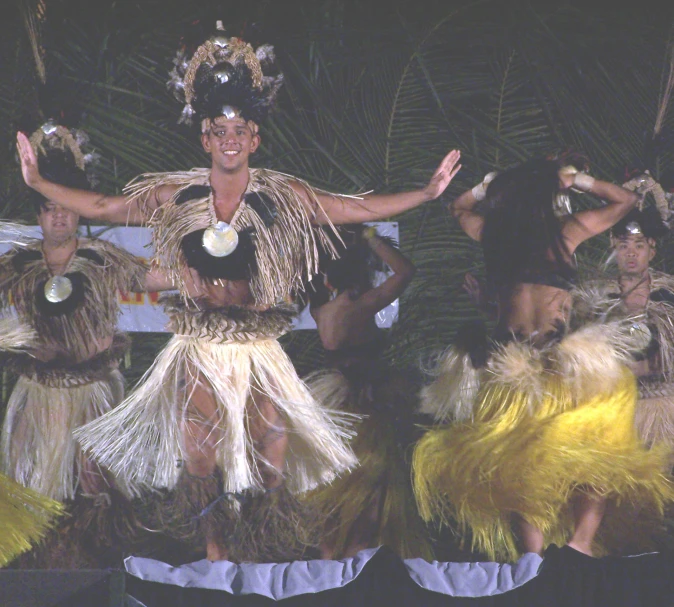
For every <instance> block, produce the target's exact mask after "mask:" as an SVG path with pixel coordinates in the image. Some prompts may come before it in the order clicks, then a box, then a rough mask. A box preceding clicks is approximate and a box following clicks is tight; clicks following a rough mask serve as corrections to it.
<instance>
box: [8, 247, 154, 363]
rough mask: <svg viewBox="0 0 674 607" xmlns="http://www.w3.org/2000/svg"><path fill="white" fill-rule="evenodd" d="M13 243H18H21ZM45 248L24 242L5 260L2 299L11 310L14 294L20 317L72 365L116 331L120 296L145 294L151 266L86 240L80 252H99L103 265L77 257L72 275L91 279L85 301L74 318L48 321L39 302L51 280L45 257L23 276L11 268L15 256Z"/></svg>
mask: <svg viewBox="0 0 674 607" xmlns="http://www.w3.org/2000/svg"><path fill="white" fill-rule="evenodd" d="M0 241H2V240H1V239H0ZM12 242H15V243H17V242H18V239H16V238H15V239H13V240H12ZM41 247H42V241H41V240H37V239H24V240H23V241H22V242H21V243H19V244H17V247H16V248H15V249H14V250H13V251H11V252H9V253H6V254H5V255H3V256H2V257H1V258H0V298H2V301H3V304H4V305H5V306H6V305H8V304H9V298H10V294H11V296H12V299H13V303H14V305H15V307H16V310H17V314H18V315H19V317H20V318H21V319H22V320H23V321H24V322H26V323H27V324H29V325H30V326H31V327H33V328H34V329H35V331H36V332H37V334H38V337H39V339H40V341H41V342H42V343H55V344H57V345H58V346H59V347H60V348H61V349H62V350H64V351H67V352H68V353H69V354H70V357H71V358H72V360H73V361H79V360H82V359H86V358H88V357H89V356H90V354H91V348H92V344H95V343H97V342H98V341H100V340H101V339H102V338H105V337H107V336H109V335H112V334H113V333H114V332H115V329H116V327H117V321H118V315H119V303H118V292H119V291H143V290H145V287H144V285H145V275H146V273H147V268H146V266H145V265H144V264H143V263H142V262H141V261H140V260H139V259H138V258H137V257H135V256H133V255H131V254H130V253H127V252H126V251H124V250H123V249H120V248H118V247H116V246H114V245H112V244H110V243H108V242H106V241H104V240H81V241H80V242H79V249H80V250H83V249H89V250H91V251H93V252H95V253H97V254H98V255H99V256H100V257H101V258H102V259H103V260H104V265H102V266H100V265H98V264H97V263H95V262H93V261H91V260H89V259H87V258H84V257H79V256H74V257H73V259H72V261H71V262H70V264H69V265H68V272H82V273H83V274H84V275H85V276H86V277H87V279H88V280H87V283H86V289H85V295H84V302H83V303H82V305H81V306H80V307H79V308H77V309H76V310H75V311H74V312H73V313H72V314H63V315H60V316H49V317H44V316H43V315H42V313H41V312H40V310H39V309H38V307H37V305H36V300H35V292H36V289H37V288H38V285H39V284H40V283H41V282H43V281H46V280H48V279H49V278H51V276H52V274H51V271H50V270H49V268H48V266H47V264H46V263H45V261H44V258H42V257H40V258H39V259H37V260H35V261H30V262H27V263H26V264H25V265H24V269H23V273H22V274H21V275H17V274H16V271H15V270H14V267H13V264H12V260H13V258H14V255H15V254H16V253H18V252H20V251H21V250H24V251H41Z"/></svg>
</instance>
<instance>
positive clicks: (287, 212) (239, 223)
mask: <svg viewBox="0 0 674 607" xmlns="http://www.w3.org/2000/svg"><path fill="white" fill-rule="evenodd" d="M249 171H250V178H249V181H248V186H247V188H246V191H245V193H244V196H245V195H246V194H249V193H253V192H257V193H260V194H263V195H265V197H266V199H267V200H270V201H271V203H272V204H273V208H272V209H268V210H269V212H270V215H271V216H272V217H273V222H269V220H268V218H263V217H261V216H260V214H259V213H258V212H257V211H256V210H255V209H254V208H253V207H252V206H251V205H249V204H248V203H247V202H246V200H245V199H243V200H242V202H241V209H240V210H239V211H237V213H236V216H235V218H234V220H233V223H232V227H234V229H236V230H237V231H242V230H244V229H246V228H252V229H253V230H254V234H255V248H256V252H255V260H256V266H257V271H256V272H255V273H254V275H253V276H252V277H251V280H250V289H251V293H252V295H253V297H254V300H255V303H256V304H257V305H274V304H276V303H278V302H280V301H283V300H284V299H285V298H286V297H287V296H288V295H289V294H291V293H292V292H294V291H297V290H301V289H302V286H303V283H304V282H305V281H306V280H308V279H310V278H311V277H312V276H313V275H314V274H315V273H316V272H317V271H318V261H319V245H320V246H322V247H324V248H325V250H327V251H328V252H330V253H331V254H332V255H334V254H335V249H334V246H333V245H332V243H331V241H330V239H329V238H328V236H327V234H326V232H325V230H324V229H323V227H322V226H320V225H316V224H315V223H314V222H315V221H316V218H317V216H318V215H319V213H321V212H322V208H321V204H320V202H319V200H318V197H317V194H319V193H322V194H325V193H327V192H322V191H320V190H316V189H315V188H313V187H312V186H310V185H309V184H308V183H306V182H305V181H302V180H300V179H297V178H295V177H291V176H289V175H286V174H284V173H278V172H276V171H269V170H266V169H249ZM210 176H211V170H210V169H200V168H196V169H192V170H190V171H184V172H177V173H150V174H145V175H141V176H140V177H138V178H137V179H135V180H134V181H132V182H131V183H129V185H128V186H127V187H126V189H125V193H126V195H127V196H129V198H130V199H131V200H132V201H137V202H138V203H139V204H140V207H141V209H142V210H143V213H144V215H145V220H146V223H147V225H148V226H149V227H151V228H152V240H153V245H154V250H155V253H154V257H153V258H152V263H153V265H155V266H156V267H158V268H160V269H161V270H163V271H164V272H166V273H167V274H168V275H169V276H170V278H171V279H172V280H173V282H174V284H175V285H176V286H177V287H178V288H179V289H180V291H181V292H182V293H183V294H184V293H185V292H186V287H185V284H184V282H183V273H182V270H184V268H185V267H186V265H187V264H186V260H185V257H184V254H183V252H182V249H181V242H182V239H183V238H184V237H185V236H186V235H187V234H189V233H191V232H194V231H196V230H200V229H204V228H207V227H208V226H210V225H211V224H212V211H211V209H210V205H211V204H212V193H210V194H208V195H205V196H204V195H202V196H200V197H197V198H193V199H191V200H185V201H184V202H183V201H182V200H183V199H184V198H185V196H184V193H185V191H186V190H187V188H189V187H191V186H208V187H210ZM291 184H295V185H299V186H301V188H303V189H304V191H305V193H306V195H307V197H308V199H309V201H310V203H311V207H310V208H309V207H308V206H307V205H306V203H305V201H304V200H303V198H302V197H301V196H300V194H298V192H297V191H296V190H295V189H294V188H293V187H292V185H291ZM162 186H173V187H177V190H176V192H175V193H174V194H173V196H172V197H171V199H170V200H169V201H168V202H167V203H165V204H162V205H161V206H160V207H158V208H157V209H154V210H152V209H151V208H150V205H149V201H150V200H152V199H153V198H154V197H155V193H156V190H157V188H158V187H162ZM265 219H267V220H265ZM330 227H331V228H332V229H333V230H334V227H333V226H332V225H330Z"/></svg>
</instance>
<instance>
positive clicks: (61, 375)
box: [6, 333, 131, 388]
mask: <svg viewBox="0 0 674 607" xmlns="http://www.w3.org/2000/svg"><path fill="white" fill-rule="evenodd" d="M130 343H131V340H130V339H129V337H128V336H127V335H124V334H122V333H119V334H116V335H115V337H114V339H113V342H112V345H111V346H110V347H109V348H108V349H107V350H104V351H103V352H100V353H98V354H97V355H96V356H94V357H93V358H90V359H89V360H85V361H83V362H79V363H71V364H68V363H67V362H63V361H61V360H54V361H49V362H42V361H39V360H37V359H35V358H33V357H32V356H28V355H27V354H13V355H8V356H7V358H6V364H7V368H8V369H10V370H11V371H13V372H14V373H16V374H17V375H23V376H25V377H28V378H30V379H31V380H33V381H36V382H38V383H40V384H44V385H45V386H50V387H52V388H71V387H74V386H84V385H86V384H90V383H92V382H94V381H99V380H102V379H107V378H108V377H109V375H110V371H111V370H114V369H116V368H117V366H118V364H119V361H120V359H121V358H122V357H123V356H124V354H125V353H126V351H127V350H128V349H129V346H130Z"/></svg>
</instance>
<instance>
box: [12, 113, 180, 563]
mask: <svg viewBox="0 0 674 607" xmlns="http://www.w3.org/2000/svg"><path fill="white" fill-rule="evenodd" d="M31 141H32V145H34V146H35V150H33V148H32V145H31V143H28V145H29V146H30V147H31V150H33V154H37V153H38V152H39V155H40V158H41V160H40V163H41V170H42V171H43V174H44V175H45V176H48V177H49V178H50V180H51V181H52V182H53V183H55V184H59V187H62V188H69V187H77V188H78V189H81V190H82V191H84V190H86V189H87V188H88V187H89V185H88V181H87V176H86V174H85V165H84V158H85V156H84V155H83V154H82V150H81V149H80V146H79V144H78V142H77V141H76V138H75V136H74V134H73V133H72V132H70V131H69V130H68V129H66V128H65V127H62V126H59V125H56V124H54V123H53V122H47V123H45V124H44V125H43V126H42V127H41V128H39V129H38V130H37V131H36V132H35V133H34V134H33V136H32V137H31ZM33 198H34V202H35V205H36V211H37V221H38V224H39V225H40V227H41V228H42V238H41V239H40V238H30V237H27V236H18V237H17V236H16V235H11V234H10V235H9V238H8V239H9V240H11V241H13V242H14V244H15V246H14V248H13V249H12V250H11V251H10V252H9V253H6V254H5V255H3V256H2V257H0V296H1V297H2V303H3V305H4V306H10V305H13V306H14V307H15V309H16V312H17V314H18V316H19V318H20V319H21V320H22V321H23V322H24V323H25V324H26V325H27V326H30V327H31V328H32V329H33V330H34V331H35V333H36V334H37V341H36V343H35V347H34V348H33V349H31V351H30V354H27V353H23V354H22V353H13V354H10V355H8V356H6V364H7V366H8V367H9V368H10V369H11V370H13V371H14V372H15V373H16V374H17V375H18V381H17V383H16V386H15V388H14V391H13V392H12V395H11V397H10V399H9V402H8V405H7V412H6V415H5V421H4V425H3V428H2V440H1V447H2V451H1V453H2V467H3V471H4V472H5V473H6V474H8V475H9V476H11V477H12V478H13V479H15V480H16V481H18V482H20V483H21V484H23V485H25V486H26V487H29V488H30V489H33V490H35V491H37V492H39V493H42V494H44V495H46V496H48V497H50V498H52V499H54V500H58V501H61V502H66V503H67V504H68V506H69V509H70V511H71V515H72V516H71V519H70V521H67V523H66V524H65V526H64V527H62V532H63V534H62V535H64V534H69V535H72V534H75V535H78V534H84V535H86V534H89V535H90V536H91V534H92V533H93V531H92V529H91V528H89V527H90V522H91V520H92V519H93V517H95V518H96V520H99V521H102V520H103V519H107V520H109V521H111V520H112V518H113V515H115V510H116V509H117V510H118V509H120V508H121V509H122V511H123V510H124V509H125V508H126V500H125V499H123V498H122V496H121V495H119V493H118V492H117V490H116V488H118V487H117V483H118V482H119V481H118V480H117V479H113V478H112V477H111V476H110V474H109V473H108V472H107V471H105V470H104V469H103V468H101V467H100V466H99V465H98V464H97V463H95V462H94V461H93V460H92V459H91V458H89V457H88V456H87V455H86V454H85V453H84V452H83V451H82V450H81V449H80V447H79V446H78V444H77V442H76V441H75V438H74V437H73V435H72V433H73V431H74V430H75V429H77V428H79V427H80V426H82V425H84V424H85V423H87V422H89V421H92V420H94V419H96V418H97V417H99V416H100V415H103V414H104V413H106V412H108V411H110V410H111V409H112V408H113V407H115V406H116V405H117V404H119V403H120V402H121V401H122V399H123V397H124V381H123V378H122V375H121V373H120V372H119V370H118V363H119V360H120V359H121V358H122V356H123V354H124V352H125V350H126V349H127V348H128V345H129V344H128V339H127V337H126V336H125V335H123V334H120V333H118V332H117V330H116V327H117V317H118V314H119V305H118V293H119V291H146V290H158V289H161V288H168V287H170V286H171V285H170V283H169V282H168V281H166V280H163V279H160V277H159V273H158V272H156V271H155V272H150V273H149V272H148V269H147V267H146V266H145V265H144V264H143V263H142V262H141V261H140V260H139V259H138V258H136V257H134V256H133V255H131V254H129V253H127V252H126V251H124V250H123V249H120V248H118V247H116V246H114V245H112V244H110V243H109V242H107V241H105V240H88V239H82V238H78V236H77V230H78V221H79V216H78V214H77V213H76V212H74V211H72V210H69V209H67V208H66V207H64V206H62V205H60V204H59V203H58V202H56V201H54V200H50V199H49V198H46V197H45V196H44V195H41V194H38V193H35V195H34V197H33ZM111 506H112V507H111ZM123 518H124V517H123ZM128 520H130V519H128V518H127V521H128ZM97 533H99V534H101V536H102V537H100V538H98V539H97V541H98V542H99V544H100V545H101V546H102V547H103V552H106V551H108V550H112V551H113V552H116V550H117V547H115V546H114V544H115V543H117V540H116V539H115V538H113V537H103V536H105V535H107V534H106V533H104V532H103V531H102V530H101V529H97ZM62 539H63V541H66V542H70V543H69V544H68V546H69V548H68V550H67V551H66V550H64V551H63V554H59V555H57V556H54V558H55V559H56V560H57V562H49V561H46V562H42V563H41V566H42V567H49V566H59V567H63V566H66V565H65V563H66V562H67V563H69V564H70V565H71V566H74V567H77V566H107V565H109V564H113V563H114V562H115V561H114V558H113V560H112V561H109V560H106V559H107V556H105V555H104V554H103V552H101V553H100V554H99V556H100V558H103V560H102V561H101V560H100V559H99V558H98V557H94V556H93V554H89V555H85V554H83V553H81V551H80V549H79V548H73V546H74V544H73V543H72V542H75V541H77V538H76V537H70V538H65V537H64V538H62ZM106 542H108V544H106ZM83 545H84V544H82V546H83ZM82 551H84V552H86V550H84V548H82ZM47 552H48V551H47ZM66 552H68V553H69V554H66ZM90 557H91V558H93V560H90ZM47 558H51V557H47ZM64 558H67V559H68V561H64V560H63V559H64Z"/></svg>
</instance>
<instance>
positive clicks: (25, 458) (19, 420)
mask: <svg viewBox="0 0 674 607" xmlns="http://www.w3.org/2000/svg"><path fill="white" fill-rule="evenodd" d="M33 366H34V367H36V366H37V365H33ZM82 367H83V368H82V370H80V371H72V372H69V371H68V369H65V370H60V371H46V370H42V371H41V372H33V373H31V374H30V375H23V374H22V375H20V377H19V379H18V381H17V383H16V386H15V387H14V390H13V392H12V394H11V396H10V398H9V402H8V404H7V412H6V414H5V421H4V424H3V428H2V439H1V447H2V464H3V472H4V473H5V474H8V475H9V476H10V477H11V478H13V479H15V480H16V481H17V482H19V483H21V484H22V485H24V486H26V487H29V488H30V489H33V490H35V491H37V492H39V493H41V494H43V495H46V496H48V497H50V498H52V499H55V500H58V501H63V500H67V499H68V500H72V499H74V498H75V495H76V493H77V491H78V487H79V482H80V474H81V473H84V472H83V469H82V467H83V465H84V464H85V458H84V456H83V454H82V452H81V450H80V447H79V445H78V444H77V442H76V441H75V438H74V437H73V431H74V430H76V429H77V428H79V427H80V426H82V425H84V424H86V423H87V422H90V421H92V420H94V419H96V418H97V417H99V416H101V415H103V414H104V413H107V412H108V411H110V410H111V409H112V408H113V407H114V406H115V405H117V404H118V403H119V402H120V401H121V400H122V398H123V397H124V379H123V378H122V375H121V373H120V372H119V371H118V370H117V368H116V367H111V366H110V364H109V361H106V362H105V363H103V364H102V365H101V366H100V368H99V369H97V370H89V371H88V370H87V368H86V363H85V364H83V365H82ZM24 371H25V369H24ZM86 465H87V466H92V464H91V462H87V463H86ZM88 472H89V473H90V472H91V471H90V470H89V471H88ZM94 474H102V472H100V471H98V472H96V471H94Z"/></svg>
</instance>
